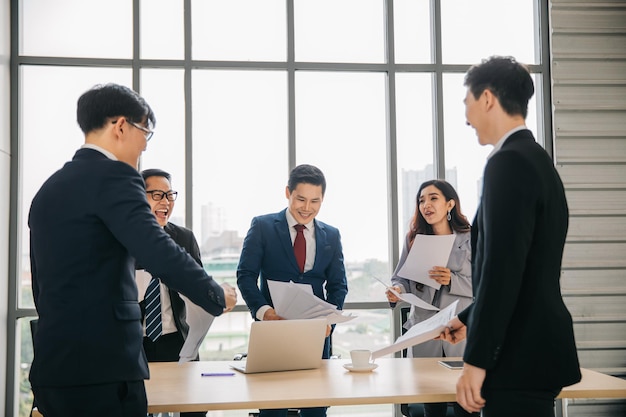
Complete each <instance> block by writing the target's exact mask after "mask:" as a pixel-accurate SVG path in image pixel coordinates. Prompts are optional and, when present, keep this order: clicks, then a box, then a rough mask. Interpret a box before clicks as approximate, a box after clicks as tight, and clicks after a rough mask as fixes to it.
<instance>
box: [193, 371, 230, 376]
mask: <svg viewBox="0 0 626 417" xmlns="http://www.w3.org/2000/svg"><path fill="white" fill-rule="evenodd" d="M200 375H201V376H233V375H235V373H234V372H202V373H201V374H200Z"/></svg>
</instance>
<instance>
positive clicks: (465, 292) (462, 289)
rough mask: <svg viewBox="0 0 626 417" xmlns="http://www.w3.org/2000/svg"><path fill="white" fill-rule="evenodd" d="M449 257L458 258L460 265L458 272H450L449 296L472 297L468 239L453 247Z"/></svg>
mask: <svg viewBox="0 0 626 417" xmlns="http://www.w3.org/2000/svg"><path fill="white" fill-rule="evenodd" d="M455 245H456V242H455ZM450 256H451V257H453V256H454V257H459V258H460V259H459V262H460V264H461V265H462V266H461V268H460V270H458V271H451V274H450V286H449V287H450V295H454V296H457V297H468V298H469V297H472V272H471V271H472V265H471V264H472V260H471V248H470V244H469V238H468V239H467V240H465V241H463V242H461V245H460V246H455V247H454V248H453V249H452V253H451V254H450Z"/></svg>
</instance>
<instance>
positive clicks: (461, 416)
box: [424, 403, 480, 417]
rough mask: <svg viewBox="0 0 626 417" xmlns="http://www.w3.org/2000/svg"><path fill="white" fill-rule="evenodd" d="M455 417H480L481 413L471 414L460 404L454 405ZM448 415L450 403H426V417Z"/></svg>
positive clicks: (443, 416) (444, 416)
mask: <svg viewBox="0 0 626 417" xmlns="http://www.w3.org/2000/svg"><path fill="white" fill-rule="evenodd" d="M453 408H454V417H470V416H479V415H480V413H469V412H467V411H465V410H464V409H463V407H461V406H460V405H459V404H458V403H453ZM447 413H448V403H426V404H424V417H446V415H447Z"/></svg>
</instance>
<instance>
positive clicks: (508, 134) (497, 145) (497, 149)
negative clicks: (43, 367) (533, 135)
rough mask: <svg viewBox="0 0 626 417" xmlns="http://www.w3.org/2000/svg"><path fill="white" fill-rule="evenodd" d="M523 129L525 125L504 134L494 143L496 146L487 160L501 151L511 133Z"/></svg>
mask: <svg viewBox="0 0 626 417" xmlns="http://www.w3.org/2000/svg"><path fill="white" fill-rule="evenodd" d="M524 129H526V125H520V126H517V127H514V128H513V129H511V130H509V131H508V132H506V133H505V134H504V136H502V138H501V139H500V140H499V141H498V142H497V143H496V146H494V147H493V149H492V150H491V153H490V154H489V155H488V156H487V159H489V158H491V157H492V156H493V154H495V153H496V152H498V151H499V150H500V149H502V145H504V142H506V140H507V139H508V138H510V137H511V135H512V134H513V133H515V132H518V131H520V130H524Z"/></svg>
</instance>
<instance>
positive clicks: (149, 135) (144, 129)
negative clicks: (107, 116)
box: [111, 119, 154, 142]
mask: <svg viewBox="0 0 626 417" xmlns="http://www.w3.org/2000/svg"><path fill="white" fill-rule="evenodd" d="M126 121H127V122H128V124H129V125H131V126H133V127H135V128H137V129H139V130H141V131H142V132H143V133H145V135H144V136H145V138H146V142H148V141H149V140H150V139H151V138H152V135H154V131H152V130H150V129H148V128H147V127H144V126H142V125H140V124H137V123H135V122H133V121H131V120H128V119H126ZM111 123H112V124H115V123H117V120H113V121H112V122H111Z"/></svg>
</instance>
